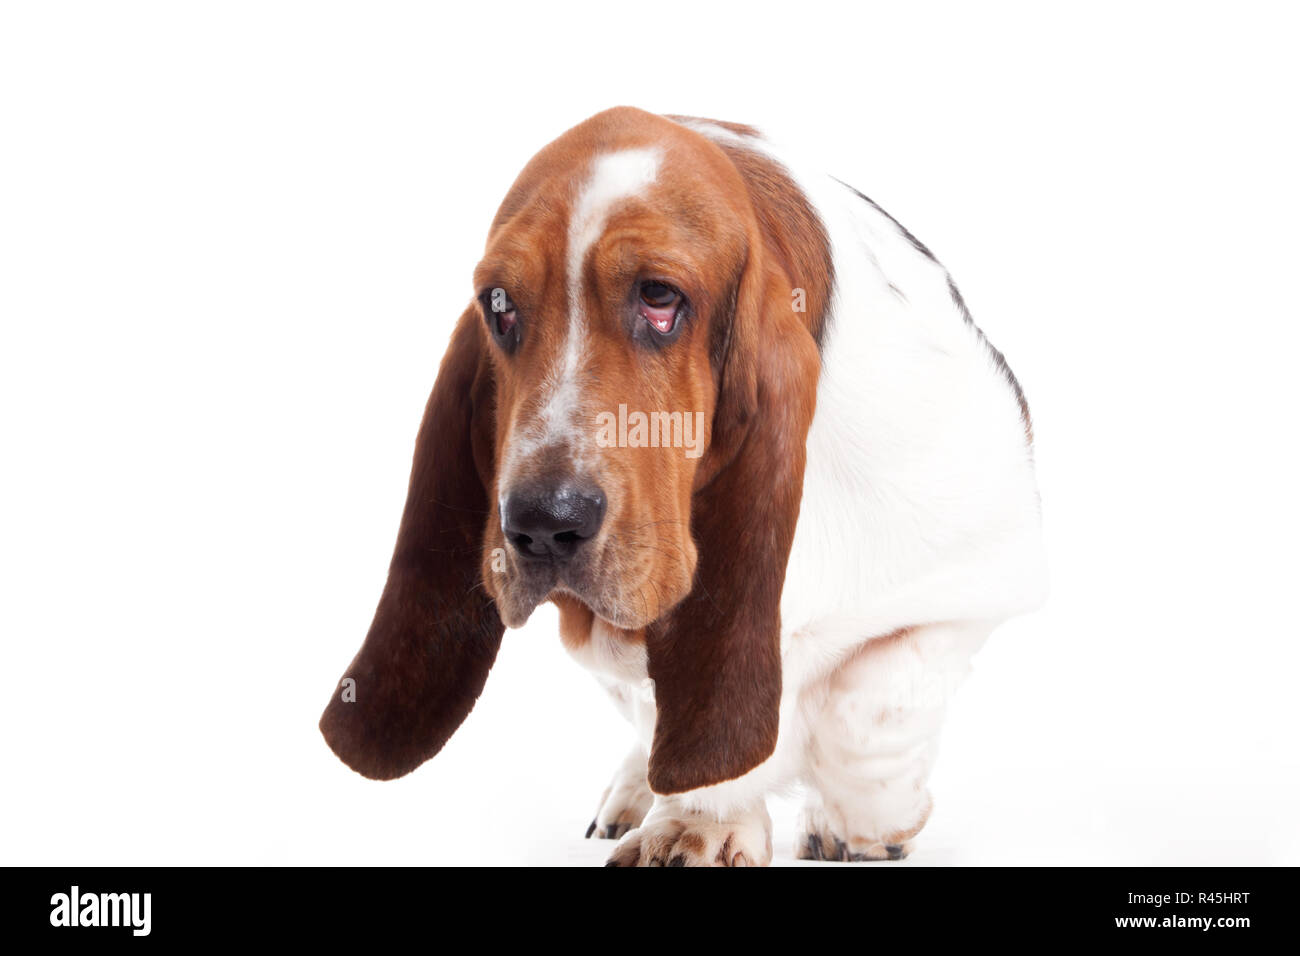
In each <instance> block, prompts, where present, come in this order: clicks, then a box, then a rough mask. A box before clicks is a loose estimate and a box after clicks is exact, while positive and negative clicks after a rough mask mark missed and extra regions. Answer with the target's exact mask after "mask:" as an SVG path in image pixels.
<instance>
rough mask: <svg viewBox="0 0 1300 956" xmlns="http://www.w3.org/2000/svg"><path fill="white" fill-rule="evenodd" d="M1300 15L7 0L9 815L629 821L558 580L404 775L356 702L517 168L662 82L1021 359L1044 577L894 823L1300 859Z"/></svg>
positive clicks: (314, 829) (1, 312) (428, 858)
mask: <svg viewBox="0 0 1300 956" xmlns="http://www.w3.org/2000/svg"><path fill="white" fill-rule="evenodd" d="M1296 33H1297V31H1296V23H1295V22H1294V21H1293V20H1292V13H1291V12H1290V11H1289V10H1287V8H1285V7H1283V6H1282V5H1280V4H1279V5H1277V6H1262V5H1253V4H1241V3H1233V4H1226V3H1225V4H1221V5H1217V6H1215V5H1201V4H1170V5H1167V6H1166V5H1152V4H1131V3H1126V4H1118V5H1108V4H1096V3H1093V4H1087V5H1079V6H1078V7H1077V9H1076V10H1075V11H1074V12H1070V11H1067V10H1065V9H1062V8H1057V7H1056V6H1055V5H1051V7H1050V8H1049V5H1044V4H1023V5H988V4H978V5H976V4H963V5H952V6H947V5H944V6H934V5H929V4H916V3H908V4H906V5H903V4H899V5H897V6H893V5H891V6H888V7H885V6H876V5H872V4H836V5H832V6H829V7H822V6H820V5H818V4H814V3H810V2H804V0H801V2H799V3H789V4H780V5H774V6H765V5H763V4H758V3H749V4H725V5H721V4H719V5H717V6H716V7H715V6H713V5H709V4H704V3H700V2H692V3H688V4H684V5H676V4H672V3H667V4H665V3H658V2H656V3H655V4H653V5H652V6H651V7H646V6H643V5H637V4H610V3H602V4H596V5H593V6H591V7H588V8H582V7H572V8H566V7H564V6H563V5H556V4H551V3H547V4H532V5H528V6H520V7H518V8H508V7H493V6H492V5H490V4H430V5H427V6H419V7H406V6H401V5H390V4H384V5H375V4H355V5H339V4H328V3H315V4H302V5H289V4H274V3H272V4H262V3H257V4H240V3H222V4H216V3H212V4H202V5H195V4H161V3H160V4H156V5H144V4H114V5H111V8H110V5H107V4H86V5H71V4H34V3H33V4H23V3H14V4H7V5H6V6H5V7H4V12H3V14H0V137H2V138H3V142H2V144H0V317H2V319H3V338H2V340H0V341H2V343H3V344H2V345H0V399H2V404H0V409H2V411H0V427H2V429H3V432H2V434H0V455H3V468H2V470H0V484H2V487H0V521H2V524H0V540H2V543H0V549H2V550H0V562H2V566H0V589H2V598H0V634H2V636H3V641H4V649H3V670H2V672H0V735H2V739H0V749H2V753H0V766H3V768H4V770H3V775H4V782H3V786H2V787H0V802H2V803H3V815H2V817H0V818H2V819H3V821H4V824H3V826H4V835H3V839H2V840H0V857H2V858H3V861H4V862H7V863H40V864H143V863H158V864H166V863H182V864H207V863H353V862H369V863H386V862H404V863H489V864H491V863H515V862H531V863H561V862H570V861H572V862H586V863H595V862H600V861H602V860H603V858H604V855H605V853H606V852H607V851H608V849H609V846H610V844H608V843H597V842H595V841H592V842H584V841H583V840H582V839H581V836H582V833H583V830H584V829H585V827H586V825H587V823H588V822H589V820H590V818H591V816H592V813H593V811H594V809H595V805H596V801H597V798H598V796H599V794H600V791H601V789H602V788H603V787H604V785H605V783H606V780H607V778H608V775H609V774H610V773H611V772H612V770H613V769H614V766H615V765H616V763H617V762H618V760H619V758H620V757H621V755H622V753H623V751H624V749H625V746H626V744H627V742H628V740H629V739H630V738H629V735H628V731H627V730H626V729H625V728H624V726H622V724H621V719H620V718H619V717H618V716H617V715H616V714H615V712H614V711H613V709H612V708H611V707H610V706H609V705H608V704H607V702H606V701H605V699H604V697H603V694H602V693H601V692H600V691H599V689H598V688H597V687H596V685H595V684H594V682H592V681H591V679H590V677H589V676H588V675H587V674H586V673H585V672H584V671H582V670H581V669H580V668H579V667H578V666H577V665H576V664H574V663H572V662H571V661H570V660H569V659H568V658H567V656H566V655H565V654H564V653H563V651H562V649H561V647H560V644H559V641H558V638H557V637H556V634H555V615H554V612H553V611H552V610H551V609H549V608H545V609H543V610H541V611H539V612H538V613H537V614H536V615H535V616H534V618H533V619H532V621H531V622H530V623H529V625H528V626H527V627H526V628H525V629H523V630H522V631H512V632H508V633H507V636H506V640H505V644H504V647H503V649H502V652H501V656H500V658H499V661H498V663H497V665H496V668H495V670H494V672H493V674H492V677H491V678H490V680H489V682H488V687H487V690H486V693H485V694H484V696H483V698H482V700H481V701H480V703H479V705H478V707H477V709H476V710H475V711H474V713H473V714H472V715H471V716H470V718H469V720H468V721H467V722H466V724H465V725H464V727H463V728H462V729H461V731H460V732H459V733H458V734H457V736H456V737H455V738H454V739H453V740H452V741H451V743H450V744H449V745H448V746H447V748H446V749H445V751H444V752H443V753H442V754H441V755H440V756H439V757H438V758H436V759H435V760H434V761H432V762H431V763H429V764H427V765H426V766H425V767H423V768H421V769H420V770H419V771H417V772H416V773H414V774H412V775H411V776H409V777H407V778H405V779H403V780H400V781H397V782H393V783H386V784H377V783H372V782H369V781H366V780H363V779H362V778H360V777H358V776H356V775H355V774H353V773H352V772H350V771H348V770H347V769H346V768H344V766H343V765H342V764H341V763H339V762H338V761H337V760H336V759H335V758H334V756H333V755H332V754H331V753H330V752H329V750H328V749H327V748H326V747H325V745H324V743H323V742H322V740H321V739H320V737H319V734H318V732H317V730H316V721H317V718H318V715H319V713H320V711H321V709H322V708H323V707H324V705H325V703H326V700H327V698H328V696H329V694H330V693H331V690H332V688H333V686H334V682H335V680H336V679H337V678H338V676H339V675H340V673H341V672H342V670H343V668H344V667H345V666H346V664H347V663H348V661H349V660H350V658H351V655H352V654H353V652H354V651H355V649H356V647H357V646H358V645H359V643H360V640H361V638H362V636H363V634H364V632H365V630H366V627H367V626H368V624H369V620H370V616H371V613H372V611H373V609H374V605H375V601H376V600H377V598H378V595H379V590H380V587H381V585H382V583H383V579H384V573H385V569H386V567H387V563H388V558H389V554H390V549H391V547H392V543H393V538H394V535H395V531H396V526H397V519H398V516H399V514H400V511H401V507H402V502H403V499H404V495H405V489H406V480H407V472H408V468H409V464H410V454H411V449H412V444H413V440H414V436H415V431H416V426H417V424H418V421H419V417H420V413H421V411H422V408H423V403H424V400H425V397H426V395H427V393H428V390H429V388H430V386H431V384H432V381H433V376H434V372H435V369H436V365H437V362H438V359H439V358H440V356H441V353H442V350H443V348H444V346H445V343H446V340H447V336H448V333H449V330H450V327H451V323H452V321H453V320H454V319H455V317H456V316H457V315H458V314H459V311H460V310H461V308H462V307H463V306H464V304H465V303H466V302H467V301H468V299H469V296H470V295H471V292H472V290H471V285H470V271H471V269H472V267H473V265H474V263H475V262H476V260H477V258H478V256H479V254H480V253H481V251H482V245H483V241H484V239H485V236H486V230H487V226H488V222H489V220H490V218H491V216H492V214H493V212H494V210H495V207H496V204H497V203H498V202H499V201H500V199H501V197H502V196H503V195H504V193H505V191H506V189H507V188H508V187H509V185H510V183H511V181H512V179H513V177H514V175H515V173H516V172H517V171H518V170H519V168H520V167H521V166H522V165H523V164H524V162H525V161H526V160H527V159H528V157H529V156H530V155H531V154H532V153H534V152H535V151H536V150H537V149H538V148H540V147H541V146H542V145H543V144H545V143H546V142H547V141H549V140H550V139H552V138H554V137H555V136H557V135H558V134H559V133H561V132H562V131H563V130H564V129H566V128H567V127H569V126H571V125H573V124H574V123H576V122H579V121H580V120H582V119H584V118H585V117H586V116H588V115H590V114H591V113H593V112H596V111H598V110H600V109H603V108H605V107H607V106H612V105H617V104H632V105H638V106H642V107H644V108H647V109H650V110H654V111H662V112H683V113H691V114H695V115H702V116H712V117H718V118H723V119H730V120H736V121H743V122H749V123H754V124H757V125H759V126H762V127H765V128H768V129H770V130H772V131H774V132H778V133H780V134H782V135H784V136H787V137H793V138H798V139H799V140H801V142H802V143H803V145H804V146H805V148H806V150H807V151H810V152H816V153H820V154H821V155H822V156H824V158H825V166H826V169H827V171H829V172H832V173H835V174H836V175H838V176H840V177H841V178H843V179H846V180H848V181H849V182H850V183H852V184H853V185H855V186H857V187H858V188H860V189H862V190H863V191H864V192H866V193H867V194H868V195H870V196H872V197H873V198H874V199H876V200H878V201H879V202H880V203H881V204H882V205H884V206H885V208H887V209H888V210H890V212H892V213H893V214H894V215H896V216H897V217H898V218H899V219H900V220H902V221H903V222H904V223H905V224H906V225H907V226H908V227H909V228H910V229H911V230H912V231H913V232H915V233H916V234H917V235H918V236H919V237H921V239H922V240H923V241H925V242H926V243H927V244H929V245H930V246H931V247H932V248H933V249H934V250H935V252H936V253H937V254H938V255H939V257H940V258H941V259H942V260H943V261H944V262H945V264H946V265H947V266H948V267H949V268H950V269H951V270H952V272H953V274H954V275H955V277H956V279H957V281H958V283H959V284H960V286H961V288H962V291H963V292H964V293H965V296H966V299H967V301H968V302H969V304H970V306H971V309H972V310H973V312H974V314H975V318H976V321H977V322H978V323H979V324H980V325H981V326H982V327H983V328H984V329H985V331H986V332H987V333H988V334H989V336H990V338H991V339H992V340H993V342H994V343H995V344H997V345H998V346H999V347H1000V348H1001V349H1003V351H1005V353H1006V355H1007V358H1008V359H1009V361H1010V362H1011V364H1012V366H1013V367H1014V368H1015V370H1016V372H1017V374H1018V375H1019V377H1020V380H1021V382H1022V383H1023V384H1024V387H1025V390H1026V392H1027V394H1028V397H1029V400H1030V403H1031V406H1032V409H1033V413H1034V419H1035V425H1036V431H1037V435H1038V444H1037V458H1038V462H1039V470H1040V478H1041V484H1042V493H1043V501H1044V510H1045V516H1046V532H1047V537H1048V544H1049V548H1050V555H1051V572H1052V581H1053V590H1052V595H1051V599H1050V602H1049V604H1048V605H1047V607H1046V609H1045V610H1043V611H1041V612H1039V613H1037V614H1034V615H1032V616H1029V617H1025V618H1022V619H1019V620H1016V621H1013V622H1011V623H1008V624H1007V625H1005V626H1004V627H1002V628H1001V629H1000V630H999V631H998V632H996V633H995V634H994V636H993V638H992V639H991V641H990V643H989V644H988V645H987V646H986V648H985V650H984V651H983V652H982V653H981V655H980V656H979V657H978V658H977V661H976V672H975V674H974V676H973V677H972V679H971V680H970V681H969V682H968V683H967V684H966V685H965V687H964V688H963V689H962V692H961V694H960V695H959V698H958V702H957V704H956V706H955V707H954V709H953V712H952V714H951V718H950V720H949V725H948V730H947V734H946V738H945V743H944V750H943V753H942V755H941V758H940V762H939V765H938V769H937V771H936V774H935V777H934V780H933V785H934V786H933V789H934V792H935V796H936V801H937V802H936V810H935V813H934V816H933V819H932V821H931V824H930V826H929V827H928V828H927V830H926V832H925V833H924V834H923V835H922V837H921V839H920V842H919V846H918V850H917V852H916V853H915V855H914V856H913V858H912V859H911V860H910V861H909V862H908V863H906V864H902V865H908V866H910V865H923V864H928V863H1020V862H1034V863H1052V864H1092V863H1108V864H1113V863H1119V864H1127V863H1175V864H1179V863H1215V864H1220V863H1252V864H1259V863H1276V862H1290V863H1292V864H1294V863H1300V839H1298V838H1297V826H1296V823H1295V813H1296V809H1295V808H1296V804H1297V799H1298V797H1300V793H1298V789H1300V788H1298V786H1297V781H1298V779H1300V757H1298V756H1297V747H1296V731H1297V706H1296V689H1295V680H1296V673H1297V664H1298V663H1300V654H1298V652H1297V626H1296V619H1295V612H1294V607H1295V603H1296V601H1295V594H1296V577H1297V574H1296V571H1297V562H1296V558H1295V551H1294V547H1295V542H1296V534H1297V506H1296V500H1297V491H1296V488H1297V484H1298V482H1297V478H1298V477H1300V476H1297V473H1296V472H1297V468H1296V460H1295V459H1296V439H1295V432H1296V428H1295V422H1294V418H1295V413H1296V409H1297V388H1296V378H1297V371H1296V355H1297V346H1300V332H1298V331H1297V323H1298V322H1300V315H1298V314H1297V311H1298V310H1297V304H1296V303H1297V295H1298V294H1300V283H1298V281H1297V268H1296V262H1297V253H1300V248H1298V247H1297V246H1298V243H1297V223H1298V222H1300V202H1298V201H1297V199H1298V190H1297V169H1300V150H1297V143H1296V135H1297V134H1296V130H1297V124H1296V115H1295V94H1296V90H1297V80H1298V79H1300V77H1298V76H1297V69H1296V66H1295V40H1296ZM773 811H774V819H775V821H776V825H777V847H778V853H779V856H778V862H787V861H789V859H790V853H789V846H788V844H789V842H790V840H791V839H792V837H793V821H792V815H793V805H792V804H786V803H781V802H774V804H773ZM894 865H898V864H894Z"/></svg>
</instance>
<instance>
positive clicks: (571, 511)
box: [502, 484, 605, 559]
mask: <svg viewBox="0 0 1300 956" xmlns="http://www.w3.org/2000/svg"><path fill="white" fill-rule="evenodd" d="M604 520H605V495H604V493H603V492H602V491H601V490H600V489H599V488H590V487H588V488H584V487H582V486H580V485H576V484H559V485H549V486H545V487H538V488H524V489H516V490H515V491H512V492H511V493H510V494H509V495H508V496H507V497H506V502H505V511H504V514H503V515H502V523H503V525H504V527H505V533H506V537H507V538H508V539H509V540H510V543H511V545H513V546H514V549H515V550H516V551H518V552H519V553H520V554H521V555H523V556H524V557H526V558H547V557H551V558H557V559H565V558H569V557H572V556H573V553H574V552H575V551H577V550H578V548H579V547H581V546H582V543H583V542H584V541H586V540H587V539H588V538H591V537H594V536H595V534H596V532H597V531H599V530H600V523H601V522H602V521H604Z"/></svg>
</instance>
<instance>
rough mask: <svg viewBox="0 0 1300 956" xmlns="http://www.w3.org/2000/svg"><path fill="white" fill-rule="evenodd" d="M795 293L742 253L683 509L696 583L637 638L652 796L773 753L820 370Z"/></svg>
mask: <svg viewBox="0 0 1300 956" xmlns="http://www.w3.org/2000/svg"><path fill="white" fill-rule="evenodd" d="M797 284H798V283H797V282H794V283H792V281H791V280H790V278H789V277H788V276H787V275H786V274H785V272H784V270H783V269H782V268H780V267H776V266H771V265H767V266H765V265H764V263H763V259H762V256H761V254H760V253H759V252H758V251H757V250H751V257H750V264H749V266H748V268H747V270H746V274H745V277H744V279H743V280H742V282H741V284H740V291H739V294H738V297H737V305H736V310H735V315H734V318H733V320H732V323H731V327H730V329H729V341H728V344H727V347H726V351H725V361H724V362H723V363H722V366H721V369H720V372H719V375H720V379H721V381H720V385H719V402H718V408H717V411H716V412H715V415H714V424H713V432H712V436H711V439H710V449H709V453H708V455H707V456H706V457H705V459H704V460H703V461H702V464H701V475H702V478H703V480H704V481H705V482H706V483H705V484H704V485H703V486H701V487H700V488H699V490H698V491H697V492H696V494H695V496H694V500H693V502H692V507H691V531H692V534H693V536H694V539H695V542H696V544H697V546H698V549H699V562H698V566H697V568H696V576H695V581H694V587H693V589H692V591H691V593H690V594H689V595H688V596H687V597H686V599H685V600H684V601H683V602H682V603H681V604H679V605H678V606H677V607H676V608H674V609H673V611H672V612H671V613H670V614H669V615H668V616H667V617H666V618H663V619H661V620H659V621H656V622H655V623H654V624H652V625H651V626H649V627H648V628H647V629H646V646H647V650H648V654H649V662H648V663H649V674H650V677H652V678H653V679H654V682H655V704H656V708H657V712H658V714H657V718H656V722H655V734H654V744H653V748H652V750H651V754H650V772H649V779H650V787H651V789H652V790H654V791H655V792H656V793H679V792H682V791H684V790H692V789H695V788H697V787H702V786H707V785H709V784H714V783H720V782H722V781H724V780H730V779H733V778H735V777H738V776H740V775H741V774H743V773H745V772H747V771H749V770H751V769H753V768H754V767H755V766H757V765H758V764H759V763H761V762H762V761H763V760H765V759H766V758H767V757H768V756H769V755H770V754H771V753H772V751H773V749H774V748H775V746H776V737H777V724H778V709H779V706H780V700H781V656H780V641H781V620H780V602H781V588H782V585H783V583H784V581H785V570H786V562H787V561H788V560H789V557H790V546H791V543H792V542H793V539H794V530H795V524H796V521H797V520H798V515H799V502H800V498H801V495H802V489H803V469H804V458H805V443H806V441H807V434H808V426H809V425H810V424H811V422H812V417H813V409H814V405H815V402H816V383H817V375H818V369H819V357H818V352H817V344H816V341H815V339H814V337H813V334H812V333H811V332H810V331H809V329H808V327H807V324H806V318H807V317H806V316H803V315H800V314H798V313H795V312H793V311H792V309H791V304H790V303H791V298H792V296H791V287H792V285H797Z"/></svg>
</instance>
